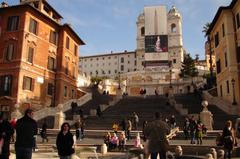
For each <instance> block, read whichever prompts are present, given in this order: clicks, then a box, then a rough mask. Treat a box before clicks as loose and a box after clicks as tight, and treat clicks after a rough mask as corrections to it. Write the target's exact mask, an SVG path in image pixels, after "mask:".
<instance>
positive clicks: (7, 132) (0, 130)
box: [0, 113, 14, 159]
mask: <svg viewBox="0 0 240 159" xmlns="http://www.w3.org/2000/svg"><path fill="white" fill-rule="evenodd" d="M13 133H14V130H13V128H12V126H11V124H10V123H9V122H8V121H7V120H4V119H3V113H0V142H1V143H2V144H1V145H0V151H1V153H0V159H9V155H10V151H9V150H10V148H9V146H10V140H11V137H12V135H13Z"/></svg>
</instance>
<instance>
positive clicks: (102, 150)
mask: <svg viewBox="0 0 240 159" xmlns="http://www.w3.org/2000/svg"><path fill="white" fill-rule="evenodd" d="M107 151H108V149H107V145H106V144H102V146H101V153H102V154H103V155H105V154H107Z"/></svg>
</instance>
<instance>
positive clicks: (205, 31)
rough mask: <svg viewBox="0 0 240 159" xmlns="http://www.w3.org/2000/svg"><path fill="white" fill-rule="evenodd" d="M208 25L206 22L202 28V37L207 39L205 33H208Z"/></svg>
mask: <svg viewBox="0 0 240 159" xmlns="http://www.w3.org/2000/svg"><path fill="white" fill-rule="evenodd" d="M210 25H211V23H209V22H207V23H206V24H205V25H204V26H203V30H202V32H203V33H204V37H207V36H208V35H207V31H208V29H209V27H210Z"/></svg>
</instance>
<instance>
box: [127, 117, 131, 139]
mask: <svg viewBox="0 0 240 159" xmlns="http://www.w3.org/2000/svg"><path fill="white" fill-rule="evenodd" d="M131 130H132V122H131V120H130V119H128V120H127V140H130V132H131Z"/></svg>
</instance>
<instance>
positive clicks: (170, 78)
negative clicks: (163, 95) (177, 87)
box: [169, 68, 172, 88]
mask: <svg viewBox="0 0 240 159" xmlns="http://www.w3.org/2000/svg"><path fill="white" fill-rule="evenodd" d="M169 75H170V77H169V81H170V85H169V88H172V68H170V70H169Z"/></svg>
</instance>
